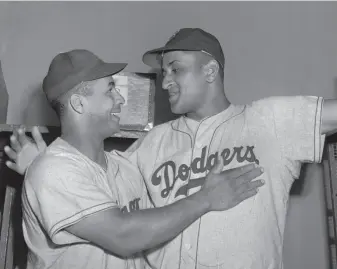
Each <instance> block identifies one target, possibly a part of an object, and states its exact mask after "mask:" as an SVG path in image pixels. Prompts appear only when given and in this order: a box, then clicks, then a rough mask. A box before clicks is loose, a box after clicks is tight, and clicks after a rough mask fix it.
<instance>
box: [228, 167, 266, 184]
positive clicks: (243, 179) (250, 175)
mask: <svg viewBox="0 0 337 269" xmlns="http://www.w3.org/2000/svg"><path fill="white" fill-rule="evenodd" d="M262 173H263V168H262V167H255V168H253V169H251V170H249V171H248V172H246V173H244V174H242V175H240V176H239V177H237V178H235V177H231V178H230V180H231V181H233V183H234V184H235V186H239V185H241V184H244V183H247V182H250V181H252V180H253V179H254V178H257V177H258V176H260V175H261V174H262Z"/></svg>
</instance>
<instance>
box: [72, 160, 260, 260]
mask: <svg viewBox="0 0 337 269" xmlns="http://www.w3.org/2000/svg"><path fill="white" fill-rule="evenodd" d="M214 169H215V170H212V171H211V172H210V173H209V175H208V176H207V178H206V181H205V182H206V183H205V185H204V186H203V188H202V189H201V190H200V191H199V192H197V193H195V194H193V195H191V196H189V197H187V198H185V199H182V200H180V201H178V202H175V203H173V204H170V205H168V206H165V207H161V208H152V209H145V210H140V211H134V212H131V213H122V212H121V211H120V210H119V209H116V208H114V209H109V210H105V211H102V212H99V213H96V214H93V215H90V216H88V217H86V218H85V219H83V220H81V221H80V222H77V223H75V224H74V225H72V226H69V227H67V228H66V231H68V232H69V233H71V234H74V235H76V236H77V237H80V238H83V239H85V240H88V241H90V242H92V243H93V244H95V245H98V246H99V247H101V248H103V249H106V250H108V251H110V252H112V253H115V254H118V255H121V256H131V255H133V254H135V253H137V252H140V251H143V250H147V249H150V248H153V247H156V246H158V245H160V244H162V243H164V242H166V241H168V240H170V239H173V238H174V237H175V236H177V235H178V234H179V233H180V232H182V231H183V230H184V229H185V228H186V227H187V226H189V225H190V224H192V223H193V222H194V221H196V220H197V219H198V218H199V217H201V216H202V215H203V214H205V213H207V212H209V211H214V210H215V211H220V210H227V209H229V208H231V207H234V206H235V205H237V204H238V203H240V202H242V201H243V200H245V199H248V198H249V197H251V196H253V195H255V194H256V193H257V188H258V187H260V186H262V184H263V182H262V181H261V180H256V181H253V182H251V180H252V179H254V178H256V177H257V176H259V175H261V173H262V172H261V170H260V168H255V167H254V166H253V165H249V166H245V167H243V168H237V169H235V170H231V171H225V172H221V173H220V172H219V171H216V169H218V168H214Z"/></svg>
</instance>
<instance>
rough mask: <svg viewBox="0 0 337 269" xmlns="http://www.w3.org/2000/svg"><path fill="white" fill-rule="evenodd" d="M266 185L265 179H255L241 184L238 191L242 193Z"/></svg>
mask: <svg viewBox="0 0 337 269" xmlns="http://www.w3.org/2000/svg"><path fill="white" fill-rule="evenodd" d="M263 185H264V180H262V179H260V180H255V181H253V182H247V183H244V184H241V185H240V186H238V187H237V189H236V192H237V193H238V194H239V195H241V194H243V193H245V192H250V191H252V190H257V189H258V188H259V187H262V186H263Z"/></svg>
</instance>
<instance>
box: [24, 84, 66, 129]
mask: <svg viewBox="0 0 337 269" xmlns="http://www.w3.org/2000/svg"><path fill="white" fill-rule="evenodd" d="M22 113H23V115H22V119H23V123H24V124H25V125H31V126H32V125H40V126H60V121H59V119H58V117H57V115H56V113H55V111H54V110H53V109H52V108H51V106H50V104H49V102H48V100H47V98H46V96H45V94H44V92H43V90H42V85H41V84H39V85H35V86H34V90H33V91H32V92H31V94H30V96H28V98H27V106H26V108H25V109H23V112H22Z"/></svg>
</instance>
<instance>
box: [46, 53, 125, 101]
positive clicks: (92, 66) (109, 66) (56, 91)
mask: <svg viewBox="0 0 337 269" xmlns="http://www.w3.org/2000/svg"><path fill="white" fill-rule="evenodd" d="M126 65H127V64H126V63H106V62H104V61H102V60H101V59H100V58H98V57H97V56H96V55H95V54H94V53H92V52H91V51H88V50H84V49H75V50H71V51H67V52H63V53H59V54H58V55H56V56H55V57H54V58H53V60H52V62H51V64H50V66H49V70H48V73H47V75H46V77H45V78H44V80H43V86H42V88H43V91H44V92H45V94H46V96H47V99H48V100H49V101H52V100H55V99H56V98H58V97H59V96H61V95H62V94H64V93H66V92H67V91H69V90H71V89H72V88H73V87H75V86H76V85H77V84H79V83H81V82H84V81H92V80H96V79H100V78H104V77H107V76H112V75H114V74H116V73H118V72H120V71H121V70H123V69H124V68H125V67H126Z"/></svg>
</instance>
